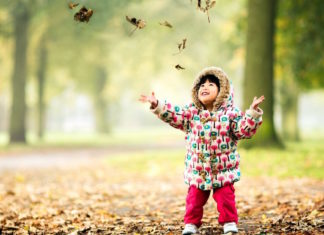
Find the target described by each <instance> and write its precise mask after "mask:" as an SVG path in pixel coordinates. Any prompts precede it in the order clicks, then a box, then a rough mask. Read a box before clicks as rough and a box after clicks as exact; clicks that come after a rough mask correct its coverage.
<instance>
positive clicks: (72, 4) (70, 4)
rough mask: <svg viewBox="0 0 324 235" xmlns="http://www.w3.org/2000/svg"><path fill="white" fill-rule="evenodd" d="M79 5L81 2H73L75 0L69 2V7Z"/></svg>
mask: <svg viewBox="0 0 324 235" xmlns="http://www.w3.org/2000/svg"><path fill="white" fill-rule="evenodd" d="M77 6H79V3H73V2H70V3H69V8H70V9H73V8H75V7H77Z"/></svg>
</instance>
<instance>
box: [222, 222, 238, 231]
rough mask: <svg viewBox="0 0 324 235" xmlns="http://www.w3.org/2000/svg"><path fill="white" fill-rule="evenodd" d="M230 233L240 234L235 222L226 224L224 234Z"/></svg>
mask: <svg viewBox="0 0 324 235" xmlns="http://www.w3.org/2000/svg"><path fill="white" fill-rule="evenodd" d="M229 232H232V233H237V232H238V230H237V227H236V223H235V222H231V223H225V224H224V233H229Z"/></svg>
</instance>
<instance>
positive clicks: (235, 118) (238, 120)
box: [230, 108, 263, 139]
mask: <svg viewBox="0 0 324 235" xmlns="http://www.w3.org/2000/svg"><path fill="white" fill-rule="evenodd" d="M262 114H263V110H262V109H260V108H258V110H255V109H252V108H250V109H248V110H246V112H245V113H244V112H242V111H241V110H240V109H239V108H233V110H232V112H231V114H230V120H231V124H230V127H231V132H232V133H233V134H234V136H235V137H236V138H237V139H249V138H251V137H252V136H253V135H254V134H255V133H256V130H257V129H258V127H259V126H260V125H261V124H262Z"/></svg>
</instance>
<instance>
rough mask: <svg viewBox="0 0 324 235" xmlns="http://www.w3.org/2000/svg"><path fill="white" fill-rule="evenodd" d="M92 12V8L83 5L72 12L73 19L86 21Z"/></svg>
mask: <svg viewBox="0 0 324 235" xmlns="http://www.w3.org/2000/svg"><path fill="white" fill-rule="evenodd" d="M92 14H93V10H91V9H87V8H86V7H84V6H83V7H82V8H81V9H80V10H79V11H78V12H77V13H75V14H74V20H76V21H80V22H87V23H88V22H89V20H90V18H91V16H92Z"/></svg>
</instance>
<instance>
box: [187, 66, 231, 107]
mask: <svg viewBox="0 0 324 235" xmlns="http://www.w3.org/2000/svg"><path fill="white" fill-rule="evenodd" d="M206 75H214V76H216V77H217V78H218V79H219V87H220V90H219V92H218V95H217V97H216V100H215V102H214V107H213V111H217V110H218V109H219V108H220V107H224V108H225V107H229V106H232V105H233V97H232V96H233V94H232V92H233V90H232V89H231V88H232V86H231V84H230V81H229V79H228V77H227V75H226V73H225V72H224V71H223V70H222V69H221V68H218V67H207V68H204V69H203V70H202V71H201V72H199V73H198V75H197V76H196V79H195V80H194V83H193V88H192V92H191V95H192V101H193V103H194V104H195V106H196V107H197V108H198V109H204V106H203V104H202V103H201V102H200V101H199V99H198V90H199V87H198V84H199V82H200V80H201V78H202V77H204V76H206Z"/></svg>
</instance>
